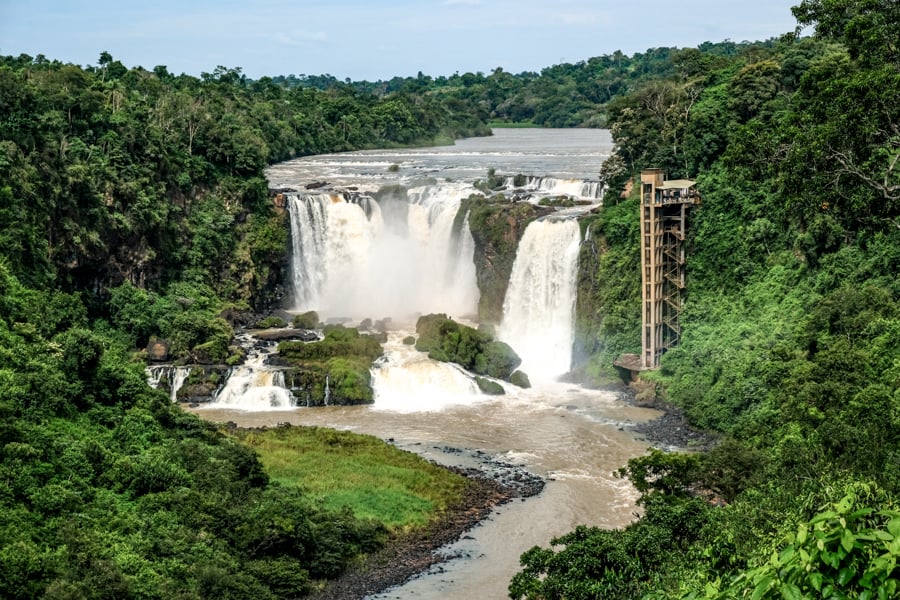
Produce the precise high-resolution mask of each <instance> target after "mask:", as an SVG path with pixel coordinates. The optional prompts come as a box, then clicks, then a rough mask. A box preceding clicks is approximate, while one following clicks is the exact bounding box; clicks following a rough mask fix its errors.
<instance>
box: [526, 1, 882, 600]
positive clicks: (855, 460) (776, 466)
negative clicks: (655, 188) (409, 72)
mask: <svg viewBox="0 0 900 600" xmlns="http://www.w3.org/2000/svg"><path fill="white" fill-rule="evenodd" d="M793 11H794V15H795V16H796V18H797V20H798V23H799V25H800V26H801V27H808V26H815V35H814V36H813V37H803V38H798V37H786V38H785V39H783V40H781V41H779V42H778V43H777V44H774V45H772V46H770V47H752V48H747V49H745V50H744V51H743V52H740V53H738V54H737V55H736V56H733V57H728V58H727V59H724V60H722V59H717V60H715V61H708V60H704V59H703V57H702V56H701V55H699V54H696V53H682V54H681V55H680V56H678V59H679V60H678V62H677V63H676V62H673V64H672V69H673V74H672V76H671V77H663V78H658V79H655V80H650V81H647V82H646V83H645V84H644V85H642V86H641V87H639V88H638V89H636V90H635V91H634V92H633V93H631V94H628V95H627V96H624V97H621V98H617V99H615V100H613V101H612V102H611V103H610V105H609V110H610V115H611V119H612V132H613V137H614V141H615V142H616V152H615V156H614V157H613V158H612V159H610V160H609V161H607V162H606V163H605V164H604V169H603V171H604V176H605V178H606V180H607V182H609V183H610V184H611V185H612V189H613V191H615V192H618V191H620V190H621V189H622V188H623V185H624V183H625V182H626V180H628V179H630V178H632V177H634V176H635V175H636V174H637V173H638V171H639V170H640V169H642V168H647V167H661V168H663V169H665V170H666V171H667V172H668V174H669V176H670V177H671V178H679V177H690V178H696V180H697V185H698V188H699V189H700V191H701V193H702V195H703V204H702V205H701V206H700V207H698V208H695V209H694V211H693V215H692V220H691V223H690V226H689V232H690V233H689V238H690V239H689V240H688V242H689V248H690V255H689V258H688V263H687V264H688V296H687V301H686V304H685V307H684V313H683V317H682V320H681V323H680V325H681V329H682V338H681V344H680V345H679V346H678V347H676V348H674V349H672V350H670V351H669V352H668V353H666V354H665V355H664V356H663V357H662V361H661V368H660V369H659V371H657V372H653V373H644V374H642V376H641V380H642V382H641V385H642V386H643V387H642V390H643V391H642V395H644V396H646V395H649V394H653V393H655V394H657V395H659V396H661V397H662V398H663V399H665V400H667V401H669V402H671V403H674V404H676V405H677V406H679V407H681V408H682V409H683V410H684V412H685V413H686V415H687V416H688V418H689V419H690V420H691V422H692V423H694V424H695V425H698V426H701V427H704V428H707V429H711V430H713V431H717V432H719V433H720V434H721V439H720V442H719V444H718V445H717V446H716V447H715V448H714V449H713V450H711V451H709V452H706V453H702V454H697V455H673V454H665V453H661V452H655V453H653V454H651V455H650V456H648V457H644V458H640V459H635V460H633V461H631V462H630V463H629V466H628V467H627V468H625V469H623V470H622V473H621V474H622V476H625V477H629V478H630V479H631V480H632V481H633V482H634V483H635V484H636V485H637V487H638V489H639V490H640V491H641V492H642V494H643V495H642V498H641V504H642V505H643V508H644V516H643V518H641V519H640V520H639V521H638V522H637V523H635V524H634V525H632V526H630V527H628V528H627V529H625V530H624V531H615V532H604V531H599V530H597V529H591V528H579V529H578V530H576V531H574V532H572V533H571V534H568V535H566V536H564V537H562V538H560V539H559V540H555V541H554V545H555V546H556V547H555V548H550V549H545V548H535V549H533V550H532V551H530V552H528V553H527V554H525V555H523V557H522V561H523V567H524V569H523V571H522V572H521V573H520V574H518V575H517V576H516V578H515V580H514V581H513V583H512V586H511V588H510V590H511V595H512V597H514V598H530V599H537V598H544V599H549V598H567V599H585V598H604V599H608V598H647V599H650V598H653V599H657V598H723V599H724V598H753V599H754V600H759V599H763V598H786V599H793V598H860V599H866V598H897V597H900V569H898V565H897V562H898V558H900V512H898V498H900V496H898V494H900V419H898V416H900V284H898V282H900V193H898V190H900V167H898V163H900V160H898V157H900V60H898V50H897V49H898V48H900V34H898V31H900V29H898V26H900V11H898V8H897V4H896V3H895V2H883V1H879V0H875V1H868V0H835V1H823V0H804V1H803V2H801V3H800V4H799V5H798V6H797V7H795V8H794V9H793ZM592 231H593V235H592V240H595V241H593V242H592V243H591V244H586V246H589V247H588V248H586V249H585V250H584V252H583V254H582V256H585V253H587V254H590V251H591V249H593V252H595V253H597V255H598V258H595V259H594V261H595V262H594V264H595V266H594V271H593V273H592V277H593V281H586V282H584V283H583V289H586V290H588V291H589V293H592V294H594V296H595V298H596V302H595V303H594V304H593V306H594V307H595V308H596V307H599V308H597V309H596V310H597V312H596V313H595V314H593V315H589V316H590V318H589V319H585V321H584V323H588V324H589V325H588V326H589V327H591V328H592V329H591V330H590V331H589V332H587V335H585V336H584V338H583V339H585V340H591V339H593V340H598V341H597V342H594V345H593V346H591V347H590V349H589V351H593V352H594V353H595V354H594V362H593V363H592V366H590V367H588V368H589V370H590V369H591V368H593V369H595V370H596V371H595V372H599V371H601V370H603V369H609V365H610V364H611V362H612V360H613V359H614V358H615V356H616V355H617V353H618V352H621V351H635V350H637V349H638V348H639V342H640V310H639V301H638V298H639V294H640V291H639V290H640V287H639V286H640V271H639V269H638V262H637V261H638V254H639V251H638V248H639V237H638V235H639V231H638V199H637V195H636V193H635V194H633V195H632V196H631V197H629V198H627V199H622V200H619V202H618V204H615V203H614V202H612V201H608V202H607V206H606V208H605V210H604V214H601V215H599V216H598V217H596V222H595V226H594V229H593V230H592ZM582 301H583V299H582V298H580V299H579V302H580V303H581V302H582ZM584 343H585V344H588V345H590V344H589V342H587V341H586V342H584Z"/></svg>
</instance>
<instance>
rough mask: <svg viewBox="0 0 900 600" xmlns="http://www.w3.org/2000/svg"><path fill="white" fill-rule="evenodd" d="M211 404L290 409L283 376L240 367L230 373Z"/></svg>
mask: <svg viewBox="0 0 900 600" xmlns="http://www.w3.org/2000/svg"><path fill="white" fill-rule="evenodd" d="M279 376H280V377H279ZM214 404H215V405H218V406H219V407H221V406H223V405H228V406H230V407H231V408H238V409H241V410H267V409H274V410H278V409H285V408H290V407H292V406H294V398H293V396H292V395H291V392H290V390H288V389H286V388H285V387H284V374H283V373H281V372H279V371H270V370H264V369H259V368H254V367H252V366H246V365H244V366H240V367H236V368H235V369H234V370H233V371H232V372H231V375H229V376H228V380H227V381H226V382H225V387H223V388H222V391H221V392H219V394H218V395H217V396H216V399H215V402H214Z"/></svg>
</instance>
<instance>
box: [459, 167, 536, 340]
mask: <svg viewBox="0 0 900 600" xmlns="http://www.w3.org/2000/svg"><path fill="white" fill-rule="evenodd" d="M492 178H493V173H489V175H488V181H490V180H491V179H492ZM549 210H550V209H543V208H539V207H536V206H535V205H534V204H531V203H528V202H510V201H509V200H508V199H507V198H506V197H505V196H503V195H500V194H498V195H496V196H489V197H485V196H482V195H481V194H473V195H472V196H469V197H468V198H466V199H465V200H463V202H462V204H461V205H460V208H459V212H458V213H457V222H456V223H454V229H455V230H457V231H458V230H459V229H460V228H461V227H462V220H461V219H463V218H464V217H466V216H467V215H468V218H469V229H470V230H471V232H472V239H473V240H474V241H475V248H476V252H475V258H474V260H475V277H476V279H477V282H478V291H479V292H480V295H479V297H478V318H479V320H480V321H482V322H485V323H499V322H500V321H501V319H502V318H503V299H504V298H505V297H506V288H507V287H508V286H509V277H510V274H511V273H512V267H513V262H514V261H515V260H516V251H517V250H518V247H519V240H521V239H522V236H523V235H524V234H525V228H526V227H528V224H529V223H530V222H531V221H533V220H534V219H536V218H537V217H539V216H541V215H542V214H546V212H548V211H549Z"/></svg>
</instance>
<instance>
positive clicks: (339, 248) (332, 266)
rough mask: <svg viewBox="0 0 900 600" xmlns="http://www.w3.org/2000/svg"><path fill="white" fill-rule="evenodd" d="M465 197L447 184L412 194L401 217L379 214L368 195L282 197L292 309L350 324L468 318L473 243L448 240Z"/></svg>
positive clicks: (466, 190) (466, 238)
mask: <svg viewBox="0 0 900 600" xmlns="http://www.w3.org/2000/svg"><path fill="white" fill-rule="evenodd" d="M473 191H475V188H474V187H472V186H471V185H470V184H452V183H445V184H440V185H431V186H423V187H419V188H414V189H411V190H410V191H409V194H408V197H407V201H408V208H409V210H408V211H396V210H390V211H387V212H386V213H384V214H382V211H381V208H380V206H379V204H378V202H376V201H375V200H374V199H373V198H371V197H368V196H357V195H354V196H350V197H348V196H345V195H341V194H336V193H332V194H328V193H317V194H308V195H298V196H292V197H289V210H290V215H291V237H292V242H293V247H292V259H291V264H292V269H291V273H292V277H291V286H292V288H293V292H294V308H295V309H297V310H311V309H315V310H319V311H320V312H322V311H327V313H328V315H330V316H337V317H350V318H358V319H363V318H376V319H377V318H383V317H392V318H394V319H397V320H403V319H404V318H408V317H410V316H411V315H415V314H418V313H422V312H446V313H448V314H451V315H456V316H462V315H469V314H472V313H474V312H475V310H476V307H477V303H478V287H477V284H476V280H475V267H474V262H473V259H472V256H473V254H474V241H472V239H471V238H472V235H471V232H470V231H469V230H468V228H466V227H464V228H463V230H462V231H461V232H460V240H459V242H458V243H457V242H455V240H454V239H453V237H454V236H453V222H454V219H455V218H456V214H457V212H459V206H460V202H461V199H462V198H464V197H466V196H468V195H469V194H471V193H472V192H473ZM401 215H402V216H401ZM397 218H405V219H406V223H403V224H397V223H393V222H392V220H393V219H397ZM467 253H468V254H467Z"/></svg>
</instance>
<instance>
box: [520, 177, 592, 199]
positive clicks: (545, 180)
mask: <svg viewBox="0 0 900 600" xmlns="http://www.w3.org/2000/svg"><path fill="white" fill-rule="evenodd" d="M522 182H523V179H522V178H521V177H520V178H519V183H522ZM515 183H516V178H515V177H507V178H506V179H505V180H504V182H503V185H504V187H505V188H506V189H507V190H514V189H519V188H521V189H524V190H527V191H533V192H542V193H543V194H544V195H554V196H561V195H566V196H572V197H576V198H585V199H601V198H603V190H604V188H603V184H602V183H601V182H600V181H596V180H584V179H560V178H557V177H539V176H535V175H528V176H527V177H525V178H524V185H520V186H517V185H515Z"/></svg>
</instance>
